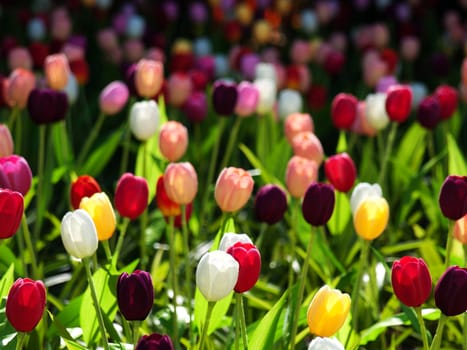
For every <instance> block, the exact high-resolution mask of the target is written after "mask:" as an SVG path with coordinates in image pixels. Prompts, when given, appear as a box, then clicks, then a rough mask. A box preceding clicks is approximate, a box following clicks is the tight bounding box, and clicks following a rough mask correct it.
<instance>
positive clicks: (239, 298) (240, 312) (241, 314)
mask: <svg viewBox="0 0 467 350" xmlns="http://www.w3.org/2000/svg"><path fill="white" fill-rule="evenodd" d="M235 301H236V303H235V308H236V309H237V321H236V326H235V327H236V329H237V330H238V329H240V336H241V338H242V342H243V349H244V350H247V349H248V338H247V332H246V321H245V309H244V307H243V294H242V293H235ZM239 341H240V340H239V337H238V336H237V337H235V344H237V345H238V343H239Z"/></svg>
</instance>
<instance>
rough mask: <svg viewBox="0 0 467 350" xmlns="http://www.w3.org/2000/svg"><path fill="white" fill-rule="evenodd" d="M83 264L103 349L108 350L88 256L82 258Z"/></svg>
mask: <svg viewBox="0 0 467 350" xmlns="http://www.w3.org/2000/svg"><path fill="white" fill-rule="evenodd" d="M83 265H84V269H85V270H86V277H87V278H88V283H89V289H90V290H91V297H92V301H93V304H94V308H95V309H96V314H97V322H98V323H99V328H100V331H101V334H102V339H103V341H104V349H105V350H110V348H109V344H108V342H107V332H106V330H105V325H104V318H103V317H102V312H101V308H100V306H99V303H98V300H97V295H96V289H95V287H94V281H93V280H92V274H91V268H90V267H89V260H88V258H84V259H83Z"/></svg>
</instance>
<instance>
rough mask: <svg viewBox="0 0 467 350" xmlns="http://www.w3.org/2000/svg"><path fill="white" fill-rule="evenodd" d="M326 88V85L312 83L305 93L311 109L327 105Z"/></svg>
mask: <svg viewBox="0 0 467 350" xmlns="http://www.w3.org/2000/svg"><path fill="white" fill-rule="evenodd" d="M327 100H328V90H327V89H326V87H324V86H322V85H318V84H313V85H312V86H311V87H310V89H309V90H308V93H307V101H308V105H309V106H310V109H311V110H312V111H319V110H321V109H322V108H323V107H324V106H326V105H327V103H328V102H327Z"/></svg>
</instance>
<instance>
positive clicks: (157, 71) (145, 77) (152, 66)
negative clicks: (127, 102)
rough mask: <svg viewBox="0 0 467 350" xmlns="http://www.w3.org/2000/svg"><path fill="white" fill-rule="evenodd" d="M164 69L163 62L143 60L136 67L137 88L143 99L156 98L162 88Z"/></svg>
mask: <svg viewBox="0 0 467 350" xmlns="http://www.w3.org/2000/svg"><path fill="white" fill-rule="evenodd" d="M163 80H164V67H163V65H162V63H161V62H158V61H154V60H147V59H141V60H139V62H138V64H137V65H136V71H135V87H136V91H137V92H138V94H139V95H140V96H142V97H146V98H152V97H154V96H155V95H156V94H157V93H158V92H159V90H160V89H161V87H162V82H163Z"/></svg>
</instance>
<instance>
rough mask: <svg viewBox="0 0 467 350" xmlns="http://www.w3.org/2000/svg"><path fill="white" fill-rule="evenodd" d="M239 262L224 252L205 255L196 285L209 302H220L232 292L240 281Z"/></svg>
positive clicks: (218, 251)
mask: <svg viewBox="0 0 467 350" xmlns="http://www.w3.org/2000/svg"><path fill="white" fill-rule="evenodd" d="M238 269H239V265H238V262H237V261H236V260H235V259H234V258H233V257H232V255H230V254H227V253H226V252H224V251H222V250H214V251H212V252H209V253H206V254H204V255H203V257H202V258H201V260H200V261H199V263H198V267H197V269H196V285H197V286H198V288H199V290H200V292H201V294H203V296H204V297H205V298H206V300H207V301H218V300H221V299H223V298H225V297H226V296H227V295H229V293H230V292H232V290H233V288H234V287H235V285H236V284H237V279H238Z"/></svg>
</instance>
